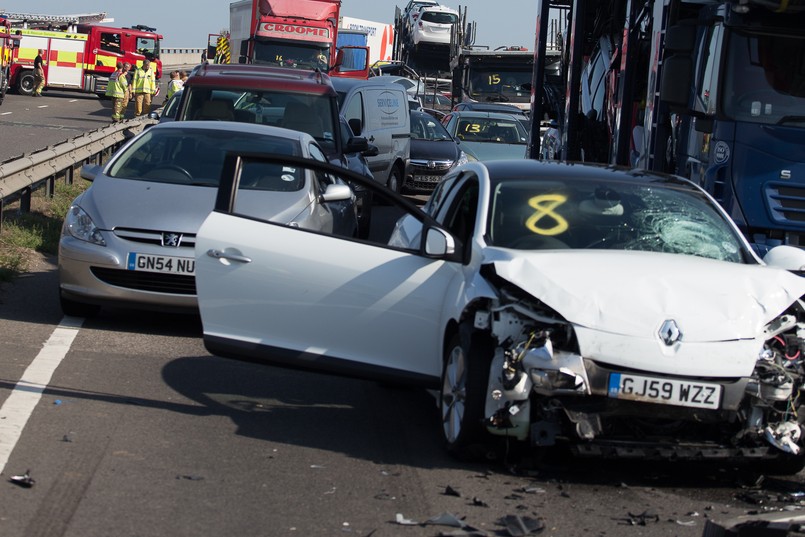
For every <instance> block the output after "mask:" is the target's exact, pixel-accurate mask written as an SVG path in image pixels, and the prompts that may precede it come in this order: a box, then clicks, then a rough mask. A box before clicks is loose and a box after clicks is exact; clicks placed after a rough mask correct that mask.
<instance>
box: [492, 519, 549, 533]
mask: <svg viewBox="0 0 805 537" xmlns="http://www.w3.org/2000/svg"><path fill="white" fill-rule="evenodd" d="M500 524H501V525H503V526H505V527H506V531H507V532H508V533H509V535H510V536H511V537H524V536H525V535H535V534H537V533H539V532H541V531H542V530H544V529H545V523H544V522H543V521H542V520H541V519H539V518H532V517H529V516H520V515H506V516H505V517H503V518H501V519H500Z"/></svg>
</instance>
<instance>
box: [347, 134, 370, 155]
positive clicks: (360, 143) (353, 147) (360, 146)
mask: <svg viewBox="0 0 805 537" xmlns="http://www.w3.org/2000/svg"><path fill="white" fill-rule="evenodd" d="M367 149H369V140H367V139H366V138H364V137H363V136H353V137H352V138H350V139H349V140H347V147H346V148H345V149H344V152H345V153H363V152H364V151H366V150H367Z"/></svg>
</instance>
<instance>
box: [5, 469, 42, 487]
mask: <svg viewBox="0 0 805 537" xmlns="http://www.w3.org/2000/svg"><path fill="white" fill-rule="evenodd" d="M9 481H11V482H12V483H14V484H15V485H19V486H20V487H23V488H26V489H29V488H31V487H33V486H34V483H35V482H36V481H35V480H34V478H33V477H31V471H30V470H25V473H24V474H22V475H12V476H11V478H9Z"/></svg>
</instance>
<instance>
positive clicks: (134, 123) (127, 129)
mask: <svg viewBox="0 0 805 537" xmlns="http://www.w3.org/2000/svg"><path fill="white" fill-rule="evenodd" d="M155 123H156V121H155V120H153V119H150V118H148V117H145V116H143V117H141V118H135V119H129V120H126V121H124V122H121V123H114V124H111V125H108V126H106V127H102V128H100V129H97V130H94V131H90V132H86V133H84V134H81V135H79V136H76V137H74V138H71V139H69V140H67V141H64V142H61V143H59V144H56V145H53V146H48V147H46V148H44V149H38V150H36V151H33V152H31V153H25V154H23V155H22V156H19V157H14V158H12V159H9V160H6V161H5V162H3V163H0V225H2V219H3V210H4V208H5V206H6V205H8V204H9V203H13V202H15V201H17V200H19V202H20V206H19V211H20V212H29V211H30V210H31V195H32V194H33V192H35V191H37V190H39V189H40V188H45V189H46V195H47V196H48V197H52V196H53V194H54V189H55V186H56V181H57V180H58V179H59V178H60V177H63V178H64V180H65V182H66V183H67V184H72V182H73V176H74V173H75V170H76V169H77V168H80V167H81V166H82V165H84V164H102V163H103V162H105V161H106V160H107V159H108V158H109V157H111V156H112V154H113V153H114V152H115V150H117V148H118V147H120V146H121V145H122V144H123V142H125V141H126V140H128V139H129V138H131V137H132V136H134V135H136V134H138V133H140V132H141V131H142V130H143V129H144V128H146V127H147V126H150V125H153V124H155Z"/></svg>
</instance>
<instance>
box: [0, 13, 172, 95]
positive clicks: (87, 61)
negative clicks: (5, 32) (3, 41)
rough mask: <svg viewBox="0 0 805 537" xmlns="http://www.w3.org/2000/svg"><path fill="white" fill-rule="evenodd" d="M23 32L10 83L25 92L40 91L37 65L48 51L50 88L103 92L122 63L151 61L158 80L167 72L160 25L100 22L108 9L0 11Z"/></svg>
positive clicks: (13, 27) (17, 31) (47, 82)
mask: <svg viewBox="0 0 805 537" xmlns="http://www.w3.org/2000/svg"><path fill="white" fill-rule="evenodd" d="M0 17H5V18H6V20H7V21H8V22H9V23H10V27H11V32H12V34H13V35H14V36H19V38H20V44H19V47H17V48H15V49H14V52H13V54H12V59H13V63H12V64H11V67H10V72H9V85H10V86H11V87H13V88H15V89H16V90H17V92H18V93H20V94H22V95H30V94H31V93H32V92H33V90H34V87H33V85H34V74H33V63H34V58H36V54H37V51H38V50H39V49H42V50H44V51H45V55H44V56H43V58H44V60H45V87H48V88H54V89H55V88H58V89H71V90H78V91H83V92H86V93H95V94H97V95H99V96H103V95H104V93H105V92H106V86H107V84H108V81H109V75H110V74H111V73H112V72H113V71H114V70H115V65H116V64H117V62H129V63H130V64H131V65H132V66H141V65H142V63H143V60H145V59H148V60H150V61H151V64H152V65H153V67H154V69H155V71H154V72H155V74H156V77H157V79H158V78H160V77H161V75H162V62H161V61H160V59H159V44H160V40H161V39H162V36H161V35H160V34H158V33H156V29H155V28H151V27H148V26H143V25H137V26H134V27H131V28H114V27H111V26H106V25H103V24H100V22H102V21H103V20H105V18H106V14H105V13H98V14H92V15H41V14H26V13H0Z"/></svg>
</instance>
